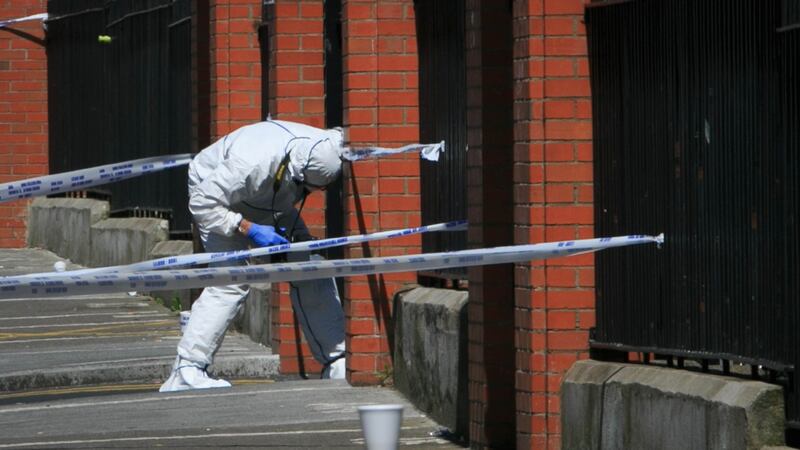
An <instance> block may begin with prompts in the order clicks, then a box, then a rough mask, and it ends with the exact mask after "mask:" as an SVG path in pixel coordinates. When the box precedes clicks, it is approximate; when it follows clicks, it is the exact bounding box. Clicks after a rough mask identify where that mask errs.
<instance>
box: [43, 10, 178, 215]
mask: <svg viewBox="0 0 800 450" xmlns="http://www.w3.org/2000/svg"><path fill="white" fill-rule="evenodd" d="M48 12H49V13H50V16H51V19H50V20H49V21H48V23H47V26H48V33H47V55H48V96H49V99H48V101H49V105H50V111H49V122H50V151H49V153H50V171H51V172H52V173H56V172H62V171H66V170H74V169H80V168H85V167H90V166H93V165H99V164H108V163H113V162H119V161H125V160H130V159H136V158H143V157H149V156H157V155H163V154H171V153H188V152H191V151H193V150H194V149H193V147H192V132H193V130H192V75H191V73H192V72H191V70H192V60H191V58H192V53H191V47H192V28H191V27H192V24H191V14H192V12H191V2H190V1H189V0H147V1H134V0H115V1H92V0H89V1H83V0H81V1H76V0H50V1H49V2H48ZM104 189H107V190H108V191H110V194H111V208H112V211H123V212H124V211H126V210H154V211H161V212H163V213H164V216H165V217H169V218H171V227H172V228H173V230H188V228H189V213H188V209H187V206H186V202H187V197H186V170H185V169H173V170H170V171H167V172H163V173H158V174H151V175H147V176H145V177H140V178H137V179H133V180H128V181H123V182H119V183H116V184H113V185H109V186H107V187H104Z"/></svg>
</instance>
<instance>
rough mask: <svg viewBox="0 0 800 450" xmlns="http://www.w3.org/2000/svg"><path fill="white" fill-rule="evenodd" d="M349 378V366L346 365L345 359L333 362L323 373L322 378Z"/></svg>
mask: <svg viewBox="0 0 800 450" xmlns="http://www.w3.org/2000/svg"><path fill="white" fill-rule="evenodd" d="M346 376H347V366H346V365H345V357H344V356H342V357H341V358H339V359H337V360H336V361H334V362H332V363H331V364H330V365H329V366H328V367H326V368H325V370H324V371H323V372H322V378H324V379H331V380H343V379H344V378H345V377H346Z"/></svg>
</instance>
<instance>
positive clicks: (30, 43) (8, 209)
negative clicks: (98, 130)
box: [0, 0, 48, 248]
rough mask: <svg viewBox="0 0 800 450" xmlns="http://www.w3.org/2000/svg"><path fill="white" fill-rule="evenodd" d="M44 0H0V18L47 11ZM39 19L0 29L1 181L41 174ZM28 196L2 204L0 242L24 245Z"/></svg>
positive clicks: (43, 73)
mask: <svg viewBox="0 0 800 450" xmlns="http://www.w3.org/2000/svg"><path fill="white" fill-rule="evenodd" d="M46 8H47V2H46V1H44V0H19V1H14V2H0V20H2V19H12V18H17V17H24V16H28V15H31V14H38V13H42V12H46V11H47V9H46ZM43 37H44V32H43V30H42V23H41V21H38V20H37V21H32V22H22V23H18V24H14V25H12V26H10V27H9V28H7V29H2V28H0V183H5V182H8V181H13V180H19V179H25V178H30V177H35V176H38V175H45V174H47V172H48V160H47V158H48V156H47V155H48V151H47V58H46V55H45V51H44V43H43V41H42V39H43ZM28 203H29V201H27V200H24V201H16V202H8V203H0V247H2V248H13V247H24V246H25V233H26V221H25V219H26V217H27V208H28Z"/></svg>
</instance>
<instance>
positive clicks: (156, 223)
mask: <svg viewBox="0 0 800 450" xmlns="http://www.w3.org/2000/svg"><path fill="white" fill-rule="evenodd" d="M168 238H169V227H168V223H167V221H166V220H163V219H150V218H141V217H135V218H125V219H106V220H103V221H100V222H97V223H96V224H94V225H92V227H91V247H92V256H91V264H90V266H92V267H105V266H116V265H124V264H131V263H134V262H139V261H145V260H147V259H149V258H150V252H151V251H152V250H153V248H154V247H155V245H156V244H157V243H159V242H161V241H166V240H167V239H168Z"/></svg>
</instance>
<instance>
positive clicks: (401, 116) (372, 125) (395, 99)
mask: <svg viewBox="0 0 800 450" xmlns="http://www.w3.org/2000/svg"><path fill="white" fill-rule="evenodd" d="M342 17H343V24H342V26H343V36H344V43H343V54H344V91H345V92H344V108H345V112H344V123H345V126H346V127H347V130H348V133H349V136H348V138H349V143H350V145H352V146H364V145H375V144H377V145H382V146H400V145H404V144H407V143H410V142H416V141H417V139H418V138H419V126H418V123H419V113H418V81H417V80H418V78H417V70H418V68H417V67H418V63H417V50H416V39H415V35H416V30H415V23H414V5H413V2H411V1H406V0H345V1H344V2H343V14H342ZM418 193H419V156H418V155H406V156H395V157H391V158H384V159H381V160H379V161H361V162H356V163H353V164H351V165H348V167H347V170H346V171H345V180H344V195H345V202H346V216H345V229H346V230H347V231H348V233H351V234H353V233H369V232H374V231H379V230H386V229H391V228H397V227H410V226H418V225H419V222H420V213H419V211H420V204H419V195H418ZM419 251H420V239H419V237H418V236H414V237H409V238H401V239H392V240H390V241H385V242H381V243H377V244H364V245H362V246H360V247H356V248H349V249H348V250H347V257H351V258H357V257H370V256H392V255H399V254H408V253H419ZM414 281H416V274H415V273H399V274H387V275H385V276H361V277H348V278H346V280H345V291H346V301H345V316H346V320H347V325H346V331H347V350H348V356H347V365H348V379H349V380H350V382H351V383H352V384H356V385H359V384H374V383H377V382H380V381H381V379H382V377H383V375H382V374H385V373H387V372H386V371H387V369H390V368H391V366H392V361H391V348H392V327H393V320H392V318H393V317H392V304H391V300H392V297H393V295H394V292H395V291H397V289H398V288H399V287H400V286H402V285H403V284H404V283H408V282H414Z"/></svg>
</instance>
